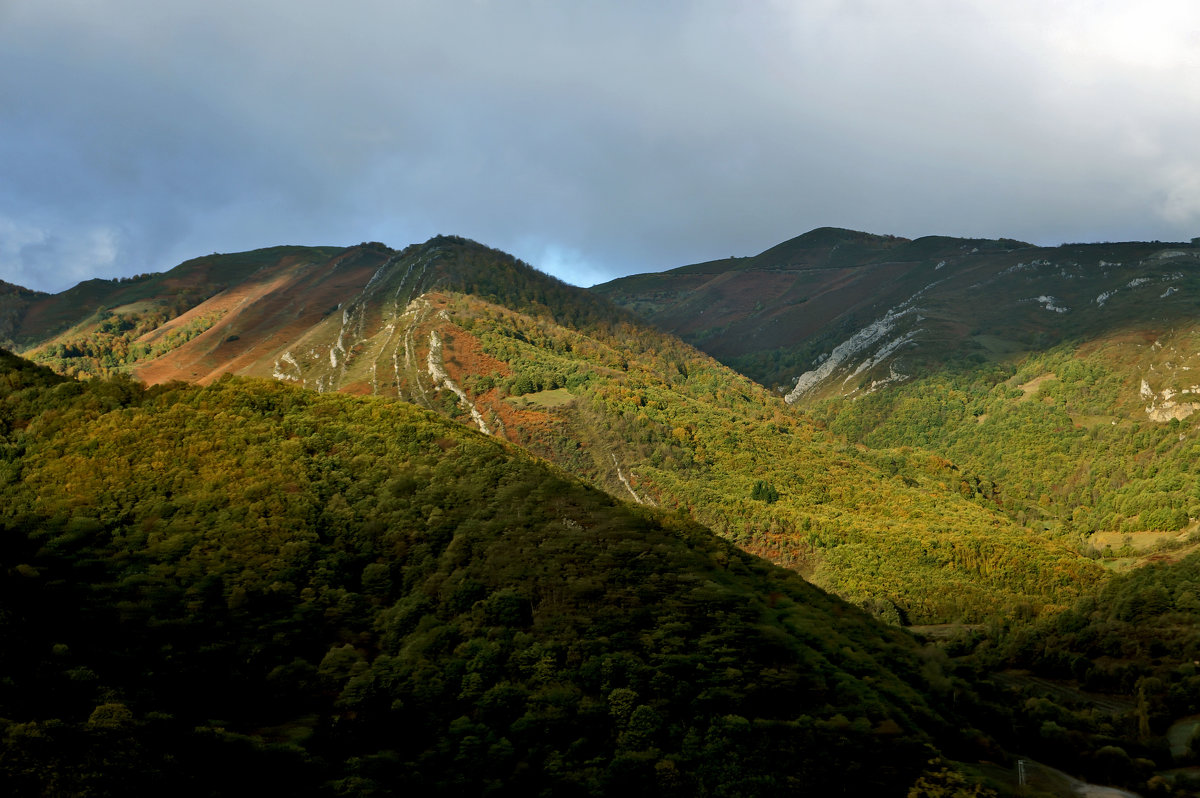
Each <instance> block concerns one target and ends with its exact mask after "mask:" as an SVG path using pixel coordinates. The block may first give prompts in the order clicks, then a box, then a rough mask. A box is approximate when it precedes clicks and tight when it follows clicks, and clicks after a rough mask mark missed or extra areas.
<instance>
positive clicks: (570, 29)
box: [0, 0, 1200, 289]
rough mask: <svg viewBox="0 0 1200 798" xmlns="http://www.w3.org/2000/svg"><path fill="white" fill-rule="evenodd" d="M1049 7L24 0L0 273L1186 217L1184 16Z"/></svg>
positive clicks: (568, 264)
mask: <svg viewBox="0 0 1200 798" xmlns="http://www.w3.org/2000/svg"><path fill="white" fill-rule="evenodd" d="M1047 5H1048V4H1044V3H1035V2H1032V0H1014V2H1008V3H1004V4H999V3H989V2H983V1H982V0H978V1H977V2H953V3H951V2H937V1H935V0H914V2H912V3H905V4H896V3H885V2H871V1H870V0H863V1H862V2H835V1H834V0H825V1H823V2H822V1H821V0H813V2H808V3H803V4H794V3H764V4H728V3H717V2H695V3H684V2H671V3H661V4H640V3H632V2H616V3H604V4H590V3H589V4H583V3H548V2H539V1H538V0H512V1H511V2H503V3H501V2H401V3H394V2H387V3H384V2H374V1H372V2H366V1H360V2H350V3H343V4H337V5H336V6H335V5H334V4H328V3H316V2H289V3H282V2H261V3H252V4H246V3H233V2H228V1H227V0H208V1H207V2H194V1H193V0H182V1H181V2H174V3H152V2H148V0H113V1H112V2H109V3H105V4H93V3H85V2H82V0H76V1H75V2H71V0H60V1H59V2H55V3H40V2H35V1H34V0H11V1H10V2H9V3H8V4H6V5H3V6H0V106H2V107H3V108H4V110H3V111H2V112H0V156H2V157H0V279H6V280H9V281H13V282H23V283H25V284H28V285H31V286H33V287H42V288H54V289H61V288H64V287H66V286H67V285H68V284H70V283H71V282H72V281H74V280H77V279H80V278H81V277H82V276H90V274H100V275H103V276H113V275H116V274H127V273H134V272H139V271H146V270H151V269H154V270H157V269H163V268H169V267H170V266H172V265H174V264H175V263H177V262H179V261H181V260H184V259H186V258H189V257H193V256H195V255H198V254H203V253H205V252H210V251H214V250H216V251H233V250H237V249H244V248H249V247H255V246H268V245H273V244H278V243H332V244H349V243H354V242H357V241H360V240H364V239H377V240H383V241H385V242H387V243H389V244H392V245H393V246H403V245H405V244H408V243H411V242H413V241H417V240H423V239H424V238H425V237H428V236H429V235H433V234H435V233H457V234H461V235H466V236H470V237H472V238H476V239H478V240H481V241H483V242H485V243H487V244H489V245H492V246H496V247H500V248H502V249H507V250H509V251H512V252H514V253H515V254H517V255H519V256H521V257H524V258H525V259H527V260H529V261H531V262H533V263H534V264H535V265H540V266H543V267H544V268H548V269H552V270H554V271H556V272H557V273H559V274H560V276H563V277H564V278H566V279H568V280H572V281H574V282H579V283H584V284H586V283H589V282H593V281H596V280H600V279H607V278H609V277H612V276H617V275H618V274H622V273H629V272H633V271H644V270H649V269H657V268H666V267H670V266H675V265H681V264H683V263H688V262H692V261H696V260H701V259H708V258H713V257H723V256H726V255H730V254H750V253H753V252H757V251H759V250H762V249H765V248H766V247H768V246H771V245H773V244H774V243H777V242H778V241H780V240H783V239H785V238H788V237H790V236H793V235H797V234H799V233H801V232H803V231H805V230H807V229H810V228H812V227H815V226H818V225H825V224H833V225H840V226H846V227H854V228H858V229H865V230H871V231H873V232H881V233H897V234H901V235H910V236H915V235H924V234H928V233H943V234H951V235H988V236H1000V235H1004V236H1012V237H1016V238H1025V239H1027V240H1032V241H1035V242H1038V243H1058V242H1059V241H1064V240H1083V239H1109V240H1112V239H1121V238H1162V239H1172V238H1174V239H1178V238H1188V237H1191V236H1192V235H1196V234H1200V152H1198V151H1197V147H1198V146H1200V144H1198V143H1197V142H1200V135H1197V134H1200V130H1197V128H1198V127H1200V113H1198V111H1197V109H1198V108H1200V102H1197V101H1198V100H1200V96H1197V95H1200V79H1197V78H1198V76H1197V72H1196V68H1195V67H1194V66H1189V61H1188V59H1187V55H1188V43H1189V42H1192V41H1193V40H1192V39H1191V38H1189V37H1190V36H1192V34H1193V33H1195V31H1197V30H1200V12H1197V11H1196V10H1193V9H1192V8H1191V6H1190V5H1188V4H1185V3H1165V2H1164V3H1157V4H1156V3H1150V4H1148V7H1147V11H1146V16H1149V17H1150V19H1148V20H1143V19H1141V18H1140V17H1139V18H1138V19H1137V21H1136V24H1131V23H1129V22H1128V21H1127V19H1126V18H1125V17H1124V16H1122V14H1123V11H1122V10H1121V9H1120V4H1112V5H1105V4H1101V6H1098V7H1097V9H1095V10H1092V11H1091V12H1090V13H1089V14H1087V15H1084V14H1082V12H1080V11H1078V10H1077V9H1076V10H1075V11H1074V12H1073V11H1072V8H1073V7H1067V6H1062V7H1058V6H1057V4H1055V6H1056V8H1049V9H1048V8H1047V7H1046V6H1047ZM1151 6H1152V7H1153V8H1150V7H1151ZM1064 8H1065V9H1066V10H1065V11H1064V10H1062V9H1064ZM1056 9H1057V10H1056ZM1072 13H1075V14H1076V15H1077V16H1074V17H1073V16H1072ZM1155 14H1157V16H1155ZM1155 20H1159V21H1158V22H1156V21H1155ZM1122 31H1132V32H1133V33H1134V34H1137V35H1139V36H1142V37H1143V39H1147V40H1146V41H1143V40H1142V39H1138V40H1136V41H1135V40H1132V39H1131V40H1128V41H1124V42H1122V41H1121V39H1120V35H1121V32H1122ZM1152 37H1156V38H1152ZM1115 43H1116V44H1121V45H1122V46H1121V47H1119V48H1118V47H1116V46H1115ZM6 237H7V240H6ZM21 241H24V242H25V243H23V244H22V243H20V242H21ZM31 242H32V243H31ZM30 246H32V247H33V248H32V249H30V248H29V247H30ZM81 269H92V270H94V271H92V272H90V273H88V274H82V273H81V271H80V270H81Z"/></svg>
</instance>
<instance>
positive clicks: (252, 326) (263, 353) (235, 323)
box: [134, 257, 378, 384]
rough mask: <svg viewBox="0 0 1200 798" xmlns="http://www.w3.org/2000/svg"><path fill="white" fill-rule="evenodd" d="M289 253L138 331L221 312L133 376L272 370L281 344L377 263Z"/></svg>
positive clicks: (195, 376)
mask: <svg viewBox="0 0 1200 798" xmlns="http://www.w3.org/2000/svg"><path fill="white" fill-rule="evenodd" d="M286 260H288V261H289V262H290V263H289V265H287V266H281V267H278V268H273V269H272V270H271V272H270V274H269V276H268V275H263V276H264V278H265V279H260V280H257V281H255V282H248V283H243V284H240V285H238V286H234V287H233V288H230V289H229V290H227V291H224V292H222V293H221V294H218V295H217V296H215V297H213V298H211V299H210V300H208V301H206V302H203V303H201V304H200V305H197V306H196V307H195V308H192V309H191V310H189V311H188V312H187V313H185V314H183V315H181V316H179V317H178V318H176V319H173V320H172V322H169V323H168V324H165V325H163V326H162V327H160V328H159V329H158V330H155V331H154V332H153V333H150V334H149V336H143V339H146V340H154V337H156V336H158V335H159V334H165V332H166V331H167V330H169V329H170V328H171V325H182V324H186V323H187V322H188V321H189V320H191V319H195V318H198V317H202V316H203V315H205V314H207V313H216V312H220V311H223V312H224V316H223V317H222V318H221V320H220V321H219V322H218V323H217V324H215V325H213V327H211V328H210V329H208V330H207V331H205V332H204V333H203V334H201V335H199V336H197V337H195V338H193V339H192V340H191V341H188V342H187V343H185V344H183V345H182V346H180V347H179V348H177V349H175V350H173V351H171V352H168V353H166V354H165V355H163V356H161V357H159V358H157V359H155V360H153V361H151V362H149V363H146V364H144V365H141V366H140V367H138V368H137V369H135V371H134V374H135V376H137V377H138V378H139V379H142V380H144V381H146V382H148V383H152V384H153V383H159V382H165V381H167V380H171V379H183V380H188V381H192V382H201V383H207V382H211V381H212V380H215V379H217V378H218V377H220V376H221V375H222V374H225V373H227V372H229V373H234V374H254V375H258V376H266V375H269V374H271V373H272V370H273V368H274V358H275V356H276V355H277V354H278V353H279V351H280V350H282V349H287V348H288V347H290V346H293V345H295V344H296V342H298V341H299V340H300V339H301V338H302V337H303V336H304V335H305V334H306V333H308V332H309V331H310V330H312V328H313V327H315V326H316V325H318V324H319V323H320V322H321V321H322V320H323V319H324V318H325V317H326V316H328V315H329V314H330V313H332V312H334V311H336V309H337V307H338V306H339V305H341V304H343V303H345V302H347V301H348V300H350V299H351V298H352V297H353V296H354V295H355V294H356V293H357V292H358V291H360V290H361V289H362V287H363V286H364V285H365V284H366V282H367V280H369V279H370V278H371V275H372V274H374V272H375V269H376V268H378V263H375V262H373V261H367V262H363V263H359V264H356V265H355V266H354V267H350V268H340V269H335V268H334V265H335V264H336V262H337V260H338V259H334V260H331V261H327V262H324V263H319V264H313V263H309V262H302V261H300V259H298V258H295V257H289V258H287V259H286Z"/></svg>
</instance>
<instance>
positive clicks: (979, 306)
mask: <svg viewBox="0 0 1200 798" xmlns="http://www.w3.org/2000/svg"><path fill="white" fill-rule="evenodd" d="M1198 267H1200V248H1197V247H1193V246H1191V245H1190V244H1164V243H1161V242H1152V243H1121V244H1079V245H1064V246H1061V247H1053V248H1047V247H1033V246H1030V245H1029V244H1024V243H1022V242H1019V241H1012V240H1008V239H1001V240H986V239H957V238H946V237H940V236H930V237H925V238H919V239H916V240H911V241H910V240H907V239H900V238H895V237H890V236H888V237H885V236H872V235H869V234H866V233H857V232H853V231H850V230H838V229H834V228H821V229H819V230H814V231H812V232H810V233H806V234H805V235H802V236H799V237H797V238H795V239H792V240H791V241H787V242H785V243H783V244H780V245H778V246H776V247H772V248H771V249H768V250H766V251H765V252H763V253H762V254H760V255H757V256H755V257H753V258H735V259H731V260H723V261H713V262H710V263H703V264H697V265H694V266H684V267H681V268H678V269H674V270H672V271H667V272H662V273H656V274H644V275H636V276H633V277H624V278H621V279H618V280H614V281H612V282H610V283H605V284H604V285H600V286H596V287H595V288H594V289H593V290H594V291H596V293H598V294H600V295H602V296H605V297H608V298H609V299H611V300H613V301H614V302H616V303H617V304H620V305H623V306H625V307H628V308H630V309H631V310H634V311H635V312H637V313H638V314H639V315H640V316H641V317H643V318H645V319H646V320H647V321H650V322H652V323H654V324H655V325H657V326H658V327H660V328H661V329H663V330H665V331H667V332H671V333H674V334H676V335H679V336H680V337H682V338H683V339H684V340H685V341H688V342H689V343H691V344H694V345H695V346H697V347H699V348H700V349H703V350H704V351H706V352H708V353H709V354H711V355H713V356H714V357H716V358H717V359H719V360H721V361H722V362H724V363H727V364H729V365H730V366H732V367H733V368H736V369H737V370H739V371H741V372H743V373H745V374H746V375H748V376H750V377H751V378H752V379H755V380H757V381H758V382H760V383H762V384H764V385H768V386H772V387H777V388H778V389H779V390H781V391H783V392H784V393H786V394H787V397H788V400H789V401H792V402H794V401H800V400H807V399H811V398H813V397H823V396H851V397H853V396H859V395H862V394H865V393H869V392H871V391H873V390H878V389H879V388H880V387H881V386H884V385H889V384H894V383H897V382H903V381H905V380H908V379H911V378H914V377H918V376H922V375H925V374H928V373H930V372H931V371H934V370H937V369H938V368H940V367H941V366H942V365H944V364H946V363H947V362H949V361H952V360H955V359H962V358H977V359H979V358H982V359H985V360H1003V359H1006V358H1008V357H1009V356H1011V355H1013V354H1014V353H1019V352H1028V351H1034V350H1042V349H1045V348H1048V347H1049V346H1052V345H1054V344H1056V343H1059V342H1062V341H1065V340H1068V339H1074V338H1082V337H1091V336H1095V335H1098V334H1103V333H1105V332H1107V331H1112V330H1117V329H1123V328H1127V327H1129V326H1131V325H1132V326H1138V327H1141V326H1145V325H1146V324H1148V323H1149V324H1168V325H1169V324H1170V323H1171V322H1172V320H1180V319H1188V318H1190V317H1191V316H1193V315H1194V314H1195V311H1196V307H1197V304H1196V303H1197V299H1198V297H1200V293H1198V289H1200V268H1198Z"/></svg>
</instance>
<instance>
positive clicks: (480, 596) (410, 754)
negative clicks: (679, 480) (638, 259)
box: [0, 355, 966, 796]
mask: <svg viewBox="0 0 1200 798" xmlns="http://www.w3.org/2000/svg"><path fill="white" fill-rule="evenodd" d="M2 366H3V369H2V371H0V444H2V447H3V448H0V467H2V470H0V496H2V497H3V501H2V502H0V574H2V575H3V579H2V580H0V593H3V606H4V607H5V611H4V612H3V613H0V633H2V634H3V639H4V641H5V645H4V646H3V647H0V718H3V721H0V785H3V787H4V789H5V791H6V792H9V793H11V794H28V793H31V792H37V791H39V790H41V789H42V787H43V786H44V785H45V784H47V783H48V781H47V780H48V779H49V780H52V781H53V783H54V784H56V785H57V789H58V790H59V791H60V792H62V793H69V794H79V793H83V792H87V793H88V794H93V795H116V794H122V795H128V794H151V793H152V792H154V791H161V790H170V789H175V788H176V787H178V785H185V787H183V788H181V789H184V793H185V794H189V795H215V794H228V793H229V789H230V788H229V782H228V779H229V778H230V774H231V773H237V774H239V775H238V778H239V779H240V780H241V781H239V786H238V789H237V791H239V792H244V791H260V790H261V791H272V792H279V793H286V794H290V795H342V794H346V792H347V791H351V792H353V793H355V794H368V793H372V792H375V791H378V790H388V791H411V792H413V793H414V794H435V793H436V794H445V795H477V794H480V793H481V792H490V793H494V794H503V795H528V794H536V793H539V792H542V791H550V792H554V793H565V792H570V793H571V794H581V795H601V794H613V792H614V791H621V790H634V791H635V792H638V793H645V792H650V791H653V792H655V794H661V795H681V796H682V795H695V794H716V793H720V792H722V791H727V792H740V793H753V794H756V795H784V794H794V793H795V791H796V790H798V789H801V788H803V789H818V790H820V791H826V792H834V791H836V790H841V789H850V790H853V791H855V792H858V793H862V794H866V793H870V794H876V795H904V794H906V791H907V785H910V784H911V783H912V782H913V781H914V779H916V778H917V776H918V775H919V773H920V771H921V770H922V769H923V768H925V767H926V764H925V763H926V761H927V759H928V756H929V754H930V752H931V750H932V749H931V748H929V747H928V744H929V743H934V744H937V743H938V742H939V741H942V740H945V741H947V743H948V744H950V745H953V746H954V747H955V748H957V749H958V750H959V751H960V754H961V753H962V752H963V751H965V750H966V748H964V747H963V746H962V745H960V743H959V742H957V739H958V737H959V735H958V734H957V733H955V731H954V727H953V726H952V725H950V723H949V722H948V721H946V720H944V717H945V716H944V715H943V714H941V713H942V710H940V709H938V706H939V705H940V704H941V702H942V700H943V699H942V696H945V700H946V701H948V700H949V696H950V695H951V692H950V691H951V690H953V689H954V687H953V685H952V684H951V683H950V682H948V681H947V680H946V679H945V677H944V676H942V675H940V674H939V672H938V666H937V664H936V661H935V659H930V658H928V657H926V656H924V655H923V654H922V653H921V652H920V651H919V650H918V647H917V646H916V645H915V644H914V643H913V642H912V640H911V638H909V637H908V636H907V635H905V634H903V633H901V632H900V631H898V630H889V629H888V628H887V627H886V626H883V625H881V624H878V623H877V622H875V621H873V620H872V619H871V618H870V617H869V616H867V615H866V614H865V613H862V612H860V611H859V610H857V609H855V608H853V607H850V606H847V605H846V604H844V603H842V602H841V601H839V600H838V599H835V598H833V597H831V596H829V595H827V594H825V593H823V592H821V591H819V590H817V589H816V588H813V587H812V586H810V585H808V584H806V583H804V582H803V581H802V580H800V579H799V578H797V577H795V576H794V575H792V574H789V573H788V572H787V571H785V570H782V569H778V568H775V567H773V566H770V565H768V564H767V563H765V562H763V561H761V560H759V559H757V558H754V557H752V556H749V555H747V554H745V553H743V552H740V551H738V550H737V549H736V548H734V547H732V546H730V545H728V544H726V543H724V542H722V541H720V540H718V539H717V538H716V537H714V536H713V535H712V534H711V533H709V532H708V531H707V530H704V529H702V528H700V527H698V526H696V525H695V524H693V523H691V522H688V521H685V520H682V519H678V518H676V519H669V518H668V517H667V516H665V515H662V514H659V513H656V512H649V511H645V510H638V509H635V508H633V507H631V506H630V505H628V504H623V503H620V502H614V501H613V500H612V499H611V498H610V497H608V496H607V495H605V494H603V493H600V492H598V491H596V490H594V489H591V488H588V487H586V486H585V485H583V484H582V483H580V482H578V481H576V480H574V479H572V478H571V477H569V476H567V475H566V474H564V473H563V472H562V471H561V470H558V469H555V468H553V467H550V466H548V465H546V464H545V463H542V462H538V461H536V460H535V459H534V458H531V457H529V456H528V455H526V454H524V453H522V452H521V451H520V450H519V449H516V448H515V447H513V446H511V445H507V444H504V443H502V442H500V441H497V440H495V439H494V438H488V437H485V436H483V435H481V434H477V433H475V432H473V431H471V430H469V429H468V428H466V427H464V426H462V425H459V424H455V423H452V422H449V421H446V420H443V419H440V418H438V417H436V416H435V415H432V414H429V413H427V412H425V411H423V410H420V409H418V408H415V407H412V406H411V405H408V404H405V403H399V402H394V401H387V400H381V399H371V398H359V397H351V396H346V395H344V394H343V395H323V396H322V395H318V394H317V393H315V392H313V391H305V390H301V389H299V388H297V387H294V386H291V385H287V384H282V383H281V382H278V381H276V382H271V381H264V380H239V379H232V380H220V381H218V382H216V383H214V384H212V385H210V386H208V387H197V386H181V385H179V384H175V385H174V386H169V387H167V388H166V389H149V390H148V391H146V390H144V389H142V388H141V387H139V386H138V385H137V384H135V383H130V382H129V381H127V380H117V381H114V382H108V381H105V380H93V381H91V382H88V383H78V382H63V381H61V378H55V377H54V376H53V375H51V374H50V373H49V372H47V371H41V370H38V369H36V368H34V367H32V366H30V365H28V364H24V363H21V362H20V361H17V360H16V359H15V358H11V357H9V356H7V355H3V363H2ZM866 751H869V752H870V755H869V757H868V756H865V755H864V752H866ZM215 762H219V763H221V767H214V765H213V763H215Z"/></svg>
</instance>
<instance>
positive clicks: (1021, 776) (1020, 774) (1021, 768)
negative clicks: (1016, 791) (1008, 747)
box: [1017, 759, 1025, 793]
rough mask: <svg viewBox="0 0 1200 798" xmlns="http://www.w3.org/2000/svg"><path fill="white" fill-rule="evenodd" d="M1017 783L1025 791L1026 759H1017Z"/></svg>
mask: <svg viewBox="0 0 1200 798" xmlns="http://www.w3.org/2000/svg"><path fill="white" fill-rule="evenodd" d="M1017 784H1018V785H1019V786H1020V788H1021V792H1022V793H1024V792H1025V760H1024V759H1018V760H1017Z"/></svg>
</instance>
